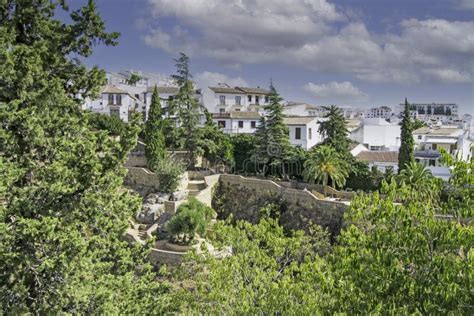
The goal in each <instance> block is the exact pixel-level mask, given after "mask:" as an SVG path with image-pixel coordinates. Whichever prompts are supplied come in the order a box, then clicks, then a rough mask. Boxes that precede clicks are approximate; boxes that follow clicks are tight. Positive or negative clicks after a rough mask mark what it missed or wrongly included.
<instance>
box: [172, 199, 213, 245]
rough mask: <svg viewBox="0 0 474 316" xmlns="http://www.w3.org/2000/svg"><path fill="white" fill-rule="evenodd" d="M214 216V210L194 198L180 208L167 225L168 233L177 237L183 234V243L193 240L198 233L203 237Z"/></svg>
mask: <svg viewBox="0 0 474 316" xmlns="http://www.w3.org/2000/svg"><path fill="white" fill-rule="evenodd" d="M213 216H214V210H213V209H212V208H210V207H209V206H207V205H205V204H204V203H201V202H199V201H198V200H197V199H196V198H194V197H192V198H190V199H189V201H188V202H187V203H184V204H183V205H181V206H180V207H179V208H178V211H177V212H176V214H175V215H173V217H172V218H171V219H170V221H169V222H168V224H167V228H168V231H169V232H170V233H171V234H172V235H174V236H175V237H177V236H178V235H181V234H183V239H182V242H183V243H187V242H190V241H191V240H193V238H194V236H195V235H196V233H198V234H200V235H203V234H204V233H205V232H206V230H207V226H208V224H209V222H210V221H211V219H212V217H213Z"/></svg>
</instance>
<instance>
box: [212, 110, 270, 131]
mask: <svg viewBox="0 0 474 316" xmlns="http://www.w3.org/2000/svg"><path fill="white" fill-rule="evenodd" d="M260 117H261V116H260V114H259V113H258V112H225V113H213V115H212V120H213V121H214V123H216V124H217V125H218V126H219V127H220V128H221V129H222V131H223V132H224V133H226V134H230V135H237V134H253V133H255V131H256V130H257V127H258V125H259V120H260Z"/></svg>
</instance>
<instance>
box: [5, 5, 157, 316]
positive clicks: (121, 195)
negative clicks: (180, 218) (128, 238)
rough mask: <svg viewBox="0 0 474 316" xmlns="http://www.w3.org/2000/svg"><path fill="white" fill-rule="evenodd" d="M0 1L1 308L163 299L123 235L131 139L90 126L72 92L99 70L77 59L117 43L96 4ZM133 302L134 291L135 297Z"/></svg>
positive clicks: (97, 310) (89, 91)
mask: <svg viewBox="0 0 474 316" xmlns="http://www.w3.org/2000/svg"><path fill="white" fill-rule="evenodd" d="M58 5H61V6H62V7H63V8H64V9H65V10H67V5H66V3H65V1H51V0H36V1H35V0H30V1H7V2H5V1H3V2H1V3H0V12H2V22H1V24H0V122H1V123H0V124H1V125H0V127H1V129H0V153H1V154H0V236H1V237H0V314H27V313H31V314H120V313H124V314H140V313H146V312H147V311H149V310H151V308H153V310H155V311H156V309H155V308H158V309H159V308H160V306H162V305H161V304H160V303H159V301H160V300H161V297H162V296H161V295H160V293H163V290H164V289H165V288H162V285H161V284H160V283H157V282H154V280H155V277H154V275H153V274H150V273H149V267H148V266H147V265H146V264H144V261H143V259H144V255H146V254H145V253H142V251H143V250H142V249H141V248H140V247H141V246H136V247H130V246H128V244H127V243H125V242H124V241H123V234H124V232H125V229H126V228H127V227H128V220H129V218H130V217H131V216H132V214H134V213H135V212H136V211H137V210H138V209H139V207H140V201H139V200H138V199H137V198H136V197H133V196H132V195H131V194H129V193H128V192H127V191H126V190H124V188H123V187H122V182H123V177H124V175H125V169H124V168H123V163H124V161H125V160H126V158H127V155H128V153H129V151H130V150H131V149H132V148H133V147H134V146H135V144H136V139H137V133H138V128H137V125H136V124H134V123H133V122H132V123H131V124H128V125H127V126H126V129H125V130H124V131H123V133H121V136H120V138H119V139H118V138H116V137H110V136H109V135H108V133H107V132H105V131H100V130H97V129H95V128H92V127H91V125H90V124H89V119H90V116H91V115H90V114H89V113H86V112H82V111H81V110H80V109H79V106H78V103H79V99H76V98H74V97H77V96H78V97H80V98H84V97H86V96H90V95H93V93H94V91H98V90H99V86H100V85H102V84H104V83H105V82H106V81H105V76H104V72H103V71H100V70H98V69H97V68H93V69H91V70H88V69H86V67H85V66H84V65H82V64H81V63H80V61H79V59H78V58H72V57H71V56H81V57H87V56H89V55H90V54H91V51H92V47H93V45H94V44H95V43H105V44H111V45H114V44H115V43H116V42H115V39H116V38H117V34H115V33H112V34H107V33H105V31H104V24H103V21H102V20H101V18H100V16H99V15H98V13H97V11H96V8H95V4H94V2H93V1H89V2H88V3H87V4H86V5H85V6H84V7H82V8H81V9H79V10H77V11H74V12H71V14H70V15H71V21H72V22H71V24H67V23H64V22H62V21H60V20H58V19H55V18H54V17H55V14H56V13H57V11H58V10H59V8H58ZM138 297H139V298H140V300H137V298H138Z"/></svg>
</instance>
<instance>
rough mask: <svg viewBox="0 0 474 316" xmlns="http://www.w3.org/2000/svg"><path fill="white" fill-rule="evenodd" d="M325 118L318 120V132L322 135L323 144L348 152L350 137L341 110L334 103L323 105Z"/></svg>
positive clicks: (342, 152)
mask: <svg viewBox="0 0 474 316" xmlns="http://www.w3.org/2000/svg"><path fill="white" fill-rule="evenodd" d="M324 109H325V111H326V114H325V115H324V118H325V119H326V120H324V121H321V122H319V128H318V132H319V133H321V135H322V136H323V137H324V140H323V143H322V144H323V145H328V146H331V147H332V148H334V149H335V150H336V151H337V152H339V153H341V154H343V155H346V154H350V153H349V144H350V142H351V141H350V139H349V138H348V136H347V135H348V133H349V131H348V130H347V127H346V119H345V118H344V115H343V113H342V110H341V109H340V108H338V107H337V106H335V105H331V106H329V107H327V106H326V107H324Z"/></svg>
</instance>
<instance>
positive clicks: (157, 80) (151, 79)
mask: <svg viewBox="0 0 474 316" xmlns="http://www.w3.org/2000/svg"><path fill="white" fill-rule="evenodd" d="M132 74H134V75H137V76H139V77H140V80H138V82H137V83H136V84H135V86H137V87H150V86H154V85H157V86H166V85H170V84H172V80H171V79H170V78H169V77H167V76H165V75H163V74H159V73H152V72H145V71H138V70H121V71H119V72H107V74H106V77H107V82H108V84H110V85H116V86H118V85H128V80H129V79H130V77H131V76H132Z"/></svg>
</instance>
